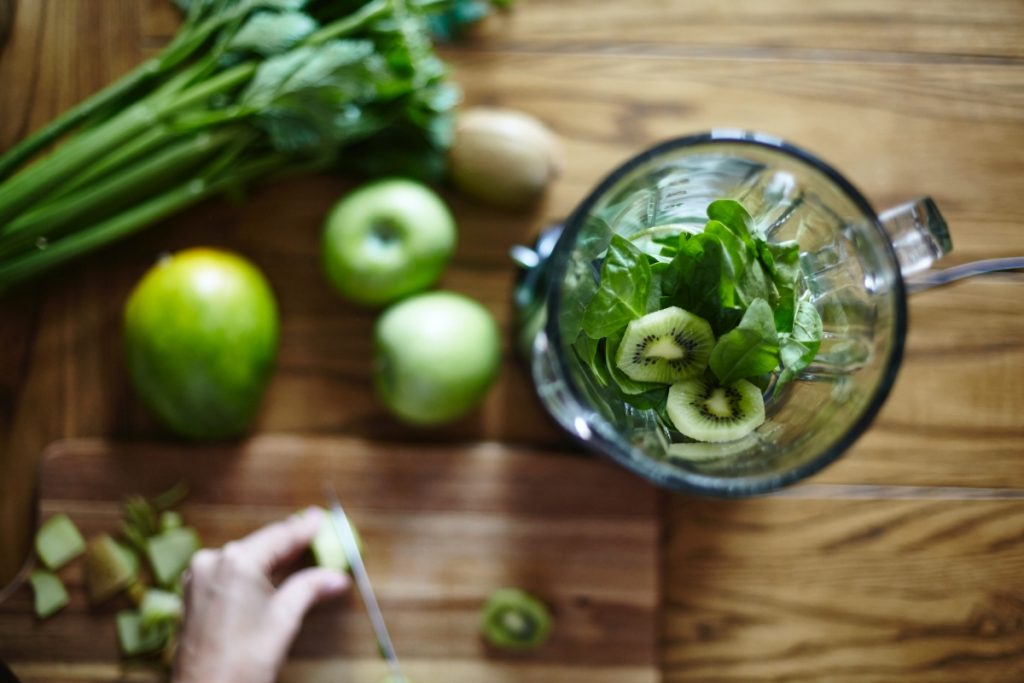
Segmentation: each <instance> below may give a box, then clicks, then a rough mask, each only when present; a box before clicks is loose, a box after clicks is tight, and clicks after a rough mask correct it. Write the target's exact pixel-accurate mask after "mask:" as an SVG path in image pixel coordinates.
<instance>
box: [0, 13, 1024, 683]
mask: <svg viewBox="0 0 1024 683" xmlns="http://www.w3.org/2000/svg"><path fill="white" fill-rule="evenodd" d="M175 21H176V18H175V15H174V13H173V12H172V11H171V10H170V9H168V3H167V2H166V0H144V1H140V0H89V1H88V2H82V1H81V0H79V1H75V0H21V2H20V3H19V11H18V14H17V17H16V21H15V26H14V32H13V36H12V40H11V42H10V43H9V45H8V46H7V48H6V50H5V52H4V53H3V55H2V57H0V147H5V146H7V145H8V144H10V143H11V142H12V141H14V140H15V139H16V138H18V137H19V136H20V135H22V134H24V133H26V132H27V131H29V130H30V129H32V128H35V127H36V126H38V125H40V124H41V123H43V122H45V121H46V120H48V119H49V118H50V117H52V116H53V115H55V114H57V113H58V112H59V111H60V110H62V109H64V108H65V107H67V106H68V105H70V104H72V103H74V102H75V101H77V100H79V99H80V98H82V97H83V96H85V95H87V94H88V93H90V92H92V91H93V90H95V89H97V88H99V87H100V86H102V85H103V84H105V83H107V82H108V81H110V80H111V79H112V78H114V77H115V76H117V75H119V74H121V73H123V72H125V71H127V70H129V69H130V68H131V67H132V66H133V65H135V64H136V63H138V62H139V61H140V59H141V58H142V57H143V56H144V55H146V54H149V53H152V52H153V51H154V50H156V49H158V47H159V46H160V45H161V44H163V43H164V42H165V41H166V40H167V37H168V36H169V35H170V34H171V33H172V32H173V30H174V26H175ZM446 54H447V57H448V58H449V60H450V61H451V63H452V64H453V65H454V67H455V70H456V74H457V77H458V79H459V81H460V82H461V83H462V84H463V86H464V88H465V91H466V98H467V100H468V102H470V103H487V104H500V105H508V106H511V107H516V108H520V109H524V110H527V111H530V112H532V113H534V114H536V115H538V116H540V117H541V118H543V119H544V120H546V121H547V122H548V123H549V124H550V125H551V126H552V127H553V128H554V129H555V130H556V131H557V132H558V134H559V135H560V136H561V137H562V139H563V141H564V143H565V147H566V150H567V153H568V155H567V158H568V163H567V167H566V172H565V175H564V177H563V178H562V179H561V181H560V182H559V183H558V185H557V186H556V187H555V189H554V191H553V193H552V194H551V195H550V197H549V198H548V201H547V202H546V203H545V204H544V205H543V206H542V207H540V208H539V209H538V210H537V211H535V212H534V213H530V214H525V215H508V214H503V213H499V212H496V211H492V210H489V209H486V208H481V207H478V206H475V205H472V204H470V203H468V202H466V201H464V200H463V199H461V198H459V197H457V196H454V195H452V196H450V197H449V199H450V202H451V204H452V207H453V209H454V211H455V213H456V214H457V216H458V219H459V221H460V225H461V227H462V241H461V244H460V246H459V250H458V253H457V257H456V259H455V265H454V266H453V267H452V268H451V269H450V271H449V272H448V273H447V274H446V275H445V278H444V283H443V284H444V286H446V287H449V288H452V289H457V290H463V291H468V292H472V293H473V294H474V295H475V296H477V297H478V298H480V299H482V300H483V301H484V302H485V303H486V305H488V306H489V307H490V309H491V310H492V311H494V313H495V314H496V315H497V316H498V317H499V319H500V320H501V322H502V323H503V324H504V325H505V327H506V328H508V327H509V325H510V301H509V295H510V287H511V284H512V280H513V270H512V268H511V267H510V266H509V262H508V259H507V257H506V252H507V249H508V247H509V246H510V245H512V244H514V243H516V242H520V241H523V240H527V239H529V237H530V236H531V235H532V234H533V233H534V232H535V231H536V230H537V229H539V228H540V227H541V226H543V225H544V224H545V223H547V222H549V221H551V220H553V219H556V218H558V217H560V216H563V215H565V214H566V212H567V211H569V210H570V209H571V208H572V207H573V205H574V204H575V203H576V202H577V201H579V199H580V198H581V197H582V196H583V194H584V193H585V192H586V191H587V190H588V189H589V188H590V187H591V186H592V185H593V184H594V183H595V181H596V180H598V178H599V177H600V176H601V175H602V174H603V172H605V171H606V170H607V169H609V168H610V167H611V166H613V165H614V164H616V163H618V162H619V161H621V160H623V159H624V158H625V157H627V156H629V155H631V154H633V153H634V152H637V151H639V150H640V149H642V148H643V147H645V146H647V145H649V144H651V143H653V142H654V141H657V140H659V139H662V138H666V137H669V136H674V135H678V134H682V133H687V132H693V131H699V130H705V129H708V128H711V127H743V128H751V129H758V130H764V131H767V132H771V133H774V134H776V135H780V136H782V137H785V138H788V139H790V140H792V141H794V142H797V143H799V144H801V145H803V146H805V147H807V148H809V149H810V150H812V151H815V152H817V153H818V154H819V155H821V156H823V157H825V158H826V159H827V160H829V161H831V162H832V163H833V164H834V165H835V166H837V167H838V168H840V169H843V170H844V172H846V173H847V174H848V176H849V177H850V178H851V179H852V180H853V181H854V182H855V183H856V184H857V185H858V186H860V187H861V189H862V190H863V191H864V192H865V193H866V194H867V195H868V197H869V198H870V199H871V200H872V201H873V202H874V203H876V205H877V206H879V207H884V206H887V205H891V204H894V203H896V202H899V201H901V200H905V199H909V198H912V197H915V196H918V195H921V194H924V193H929V194H931V195H932V196H933V197H935V199H936V200H937V201H938V202H939V204H940V205H941V206H942V208H943V210H944V212H945V214H946V217H947V218H948V220H949V223H950V226H951V230H952V233H953V240H954V243H955V252H954V253H953V255H951V256H950V257H949V262H950V263H957V262H964V261H968V260H972V259H979V258H987V257H997V256H1011V255H1021V254H1024V161H1022V156H1021V149H1024V3H1022V2H1021V0H978V1H977V2H973V3H964V2H963V1H962V0H928V1H927V2H924V1H921V0H918V1H914V0H885V1H884V2H883V1H881V0H856V1H851V0H817V1H816V2H810V3H809V2H798V1H797V0H775V1H774V2H767V1H766V0H729V1H727V2H721V1H715V0H645V1H644V2H642V3H631V2H619V1H614V0H586V1H583V0H560V1H559V2H543V1H541V0H523V2H522V6H521V7H519V8H517V9H516V11H515V12H514V13H512V15H511V16H509V17H507V18H501V19H498V20H495V21H492V22H491V23H490V24H489V25H488V26H487V27H486V28H485V29H484V30H482V31H481V32H480V34H479V35H478V36H477V38H476V39H475V40H473V41H471V42H469V43H468V44H465V45H462V46H459V47H457V48H450V49H447V50H446ZM345 187H346V186H345V184H344V183H343V182H342V181H340V180H337V179H333V178H311V179H303V180H296V181H291V182H289V183H287V184H286V185H285V186H277V187H274V188H272V189H261V190H257V191H254V192H253V193H252V196H251V197H250V201H249V202H248V203H247V204H245V205H244V206H229V205H227V204H222V203H214V204H208V205H205V206H203V207H200V208H197V209H195V210H193V211H191V212H189V213H187V214H185V215H183V216H180V217H178V218H176V219H174V220H172V221H169V222H168V223H167V224H165V225H163V226H161V227H158V228H156V229H154V230H152V231H150V232H149V233H147V234H145V235H143V236H141V237H138V238H135V239H133V240H130V241H128V242H126V243H123V244H121V245H118V246H117V247H115V248H112V249H110V250H108V251H107V252H105V253H104V255H103V256H102V257H100V258H99V259H92V260H90V261H88V262H86V263H82V264H78V265H75V266H73V267H70V268H68V269H66V270H64V271H62V272H61V273H60V274H59V275H57V276H56V277H52V278H49V279H47V280H45V281H43V282H41V283H39V284H38V285H36V286H33V287H31V288H27V289H22V290H20V291H19V292H18V293H17V294H16V295H14V296H8V297H5V298H4V299H2V300H0V348H2V349H3V353H2V354H0V444H2V452H0V504H2V505H3V506H5V507H6V508H8V509H12V508H17V507H18V506H24V504H25V503H24V501H25V500H26V497H27V495H28V492H27V491H26V490H25V487H24V485H23V484H22V485H20V486H19V482H24V481H27V480H30V478H31V472H32V470H33V467H34V463H35V459H36V457H37V455H38V454H39V453H40V451H41V450H42V448H43V447H44V446H45V445H46V444H47V443H49V442H50V441H52V440H54V439H58V438H61V437H70V436H112V437H117V438H159V436H160V435H161V434H162V432H161V431H160V429H159V428H158V427H157V426H156V425H155V424H154V422H153V421H152V420H151V418H150V417H149V416H148V415H147V414H146V413H145V412H144V411H143V410H142V409H141V408H140V407H139V405H138V402H137V400H136V398H135V397H134V396H133V394H132V392H131V390H130V387H129V385H128V382H127V378H126V376H125V372H124V368H123V364H122V362H121V358H120V351H119V348H118V345H117V339H118V324H119V314H120V308H121V306H122V303H123V300H124V297H125V295H126V293H127V291H128V290H129V288H130V287H131V285H132V284H133V282H134V281H135V280H136V279H137V277H138V276H139V275H140V273H141V272H142V271H143V270H144V269H145V268H146V267H147V265H148V264H150V263H152V261H153V259H154V258H155V257H156V255H157V254H159V253H160V252H162V251H165V250H173V249H177V248H180V247H183V246H186V245H193V244H199V243H203V244H211V245H224V246H229V247H231V248H234V249H237V250H240V251H242V252H244V253H245V254H247V255H248V256H249V257H251V258H252V259H254V260H255V261H256V262H257V263H258V264H259V265H260V266H261V267H263V268H264V269H265V270H266V271H267V272H268V273H269V275H270V277H271V279H272V281H273V283H274V285H275V287H276V289H277V291H278V293H279V297H280V300H281V305H282V309H283V324H284V331H283V341H282V349H281V360H280V367H279V370H278V372H277V374H276V376H275V379H274V382H273V385H272V387H271V389H270V392H269V395H268V398H267V402H266V406H265V410H264V412H263V415H262V418H261V419H260V422H259V426H258V431H259V432H289V433H303V434H344V435H362V436H369V437H374V438H378V439H381V440H404V441H409V440H412V439H430V440H434V441H442V442H467V441H477V440H500V441H504V442H511V443H521V444H531V445H534V446H538V445H539V446H543V447H549V448H551V449H553V450H567V449H570V448H571V446H570V444H569V443H568V442H567V440H566V439H565V437H564V436H562V435H561V434H560V433H559V432H558V431H557V430H556V429H555V428H554V427H553V426H552V425H551V423H550V422H549V421H548V420H547V419H546V418H545V416H544V414H543V412H542V410H541V409H540V407H539V406H538V405H537V403H536V402H535V401H534V400H533V398H532V394H531V388H530V386H529V384H528V382H527V380H526V378H525V376H524V373H523V372H522V370H521V369H520V367H519V366H517V364H516V362H515V359H514V357H513V352H512V349H511V346H510V344H507V345H506V349H505V355H506V361H507V362H506V363H505V366H504V371H503V373H502V376H501V380H500V383H499V385H498V387H497V388H496V390H495V391H494V392H493V393H492V394H491V396H490V397H489V399H488V400H487V402H486V404H485V405H484V406H483V408H482V409H481V410H479V411H478V412H476V413H475V414H473V415H472V416H470V417H467V418H466V419H464V420H462V421H460V422H458V423H456V424H454V425H451V426H450V427H447V428H444V429H440V430H437V431H431V432H427V433H422V432H418V431H413V430H410V429H406V428H401V427H399V426H397V425H396V424H395V423H394V422H393V421H392V420H390V419H389V418H388V417H387V416H386V415H385V413H384V412H383V410H382V408H381V407H380V406H379V405H378V404H377V403H376V402H375V401H374V400H373V398H372V392H371V389H370V383H369V369H368V358H369V353H370V345H369V331H370V328H371V325H372V320H373V316H372V314H370V313H367V312H365V311H360V310H357V309H355V308H352V307H349V306H347V305H345V304H343V303H340V302H339V301H338V300H337V298H336V297H335V296H333V295H332V294H331V292H330V291H329V290H328V288H327V286H326V285H325V283H324V282H323V280H322V278H321V277H320V275H319V274H318V272H317V269H316V268H315V267H314V265H313V264H314V263H315V252H316V243H317V240H316V236H317V233H318V230H319V226H320V220H321V218H322V216H323V213H324V211H325V210H326V209H327V207H328V206H329V205H330V203H331V202H332V200H333V199H334V198H336V197H337V196H338V194H340V193H341V192H342V191H343V190H344V188H345ZM1022 284H1024V275H1021V274H1012V275H1001V276H991V277H987V278H983V279H978V280H975V281H972V282H967V283H962V284H958V285H955V286H953V287H950V288H947V289H944V290H938V291H933V292H928V293H925V294H921V295H920V296H917V297H915V298H914V300H913V302H912V304H911V317H912V323H911V325H912V326H911V332H910V336H909V340H908V348H907V354H906V359H905V363H904V367H903V370H902V373H901V375H900V377H899V380H898V382H897V384H896V387H895V390H894V391H893V394H892V395H891V397H890V398H889V401H888V403H887V405H886V407H885V409H884V410H883V412H882V414H881V415H880V417H879V419H878V420H877V421H876V423H875V425H874V427H873V428H872V429H871V431H870V432H869V433H868V434H867V435H866V436H865V437H864V438H863V439H862V440H861V441H860V442H859V443H858V444H857V446H856V447H855V448H854V449H853V450H852V451H851V452H850V453H849V454H848V456H847V457H846V458H845V459H844V460H843V461H842V462H841V463H840V464H838V465H836V466H834V467H833V468H831V469H829V470H828V471H826V472H825V473H823V474H821V475H820V476H818V477H816V478H815V479H813V480H812V481H811V482H810V483H809V484H807V485H805V486H803V487H800V488H795V489H791V490H790V491H788V492H786V493H785V494H783V495H780V496H776V497H771V498H765V499H759V500H750V501H743V502H721V501H704V500H694V499H691V498H685V497H681V496H671V495H667V494H666V495H665V502H666V505H665V508H664V510H665V513H664V514H665V524H666V527H665V532H664V545H663V577H664V578H663V581H664V585H663V596H664V612H663V631H662V632H663V636H662V652H661V657H662V661H663V666H664V672H665V680H666V681H670V682H680V683H681V682H682V681H822V680H827V681H858V682H861V681H893V680H900V681H1020V680H1024V409H1022V406H1024V289H1022V288H1021V285H1022ZM19 531H20V529H14V530H12V529H7V530H4V531H3V533H4V535H3V536H0V538H3V539H4V542H5V543H8V544H9V543H10V542H11V540H10V539H11V537H12V536H13V535H16V533H17V532H19ZM7 547H10V546H9V545H8V546H7ZM0 561H2V562H5V563H6V564H7V565H8V567H7V568H6V569H7V570H8V571H9V569H10V567H9V565H10V564H11V562H12V557H11V554H10V553H8V552H3V551H0ZM0 573H4V572H3V571H0Z"/></svg>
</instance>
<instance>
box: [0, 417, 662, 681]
mask: <svg viewBox="0 0 1024 683" xmlns="http://www.w3.org/2000/svg"><path fill="white" fill-rule="evenodd" d="M43 458H44V462H43V473H42V482H43V484H42V503H41V510H42V513H43V515H44V516H48V515H50V514H54V513H57V512H64V513H67V514H68V515H70V516H71V517H72V518H73V519H74V520H75V522H76V523H77V524H78V525H79V527H80V529H81V530H82V533H83V534H84V535H86V537H89V536H91V535H94V534H97V533H104V532H108V533H109V532H111V531H113V530H116V529H117V528H118V526H119V519H120V514H121V513H120V503H121V501H122V500H123V498H124V497H125V495H129V494H133V493H142V494H144V495H154V494H156V493H158V492H160V491H162V490H166V489H167V488H168V487H170V486H172V485H173V484H174V483H175V482H177V481H179V480H181V479H182V478H183V477H184V478H185V480H186V481H188V482H189V483H190V484H191V491H190V495H189V498H188V500H187V502H186V504H185V505H183V506H182V507H181V508H180V512H181V513H182V516H183V517H184V519H185V520H186V522H187V523H189V524H191V525H194V526H195V527H196V528H197V530H198V531H199V533H200V535H201V537H202V538H203V541H204V543H205V544H206V545H208V546H210V547H220V546H221V545H223V544H224V543H226V542H228V541H230V540H232V539H235V538H239V537H241V536H243V535H245V534H247V533H249V532H250V531H253V530H255V529H257V528H259V527H260V526H263V525H264V524H267V523H269V522H271V521H273V520H276V519H280V518H283V517H285V516H287V515H289V514H291V513H292V512H294V511H295V510H297V509H301V508H303V507H305V506H307V505H311V504H317V503H320V502H322V500H323V486H324V483H325V482H330V483H331V484H332V485H333V486H334V487H335V489H336V490H337V492H338V496H339V497H340V498H341V499H342V500H344V501H345V506H346V511H347V513H348V514H349V516H350V518H351V519H352V521H353V523H354V524H355V525H356V526H357V527H358V529H359V532H360V536H361V538H362V540H363V544H364V553H365V556H366V558H367V563H368V568H369V570H370V571H371V573H372V576H373V581H374V587H375V589H376V592H377V594H378V597H379V600H380V602H381V607H382V609H383V610H384V612H385V614H386V615H387V620H388V626H389V630H390V632H391V635H392V638H393V639H394V641H395V644H396V648H397V650H398V652H400V653H401V655H402V657H403V660H404V661H406V662H407V664H408V665H409V669H410V670H409V673H410V675H411V676H413V678H414V680H417V681H423V682H424V683H430V682H431V681H436V682H437V683H448V682H449V681H466V683H469V682H470V681H479V680H491V679H492V678H496V679H498V680H522V679H520V678H519V677H518V676H517V675H516V672H517V671H518V670H519V669H520V668H522V667H525V668H527V669H529V670H532V671H533V673H532V674H531V675H532V676H535V677H536V678H537V680H544V681H550V682H551V683H556V682H560V683H577V682H578V683H584V682H585V681H590V680H591V676H592V675H593V674H594V672H595V671H598V670H602V671H604V673H603V675H604V676H606V677H607V680H609V681H611V680H615V681H620V682H622V683H654V682H655V681H656V680H657V665H658V662H657V652H656V644H657V640H656V632H655V629H656V620H655V611H656V609H657V606H658V590H659V588H658V585H659V582H658V577H657V567H658V562H657V557H658V550H657V541H658V522H657V514H656V503H657V495H656V491H655V489H654V488H653V487H651V486H648V485H647V484H645V483H643V482H640V481H638V480H637V479H636V478H634V477H631V476H629V475H628V474H627V473H626V472H623V471H622V470H620V469H618V468H615V467H613V466H612V465H611V464H606V463H604V462H599V461H596V460H592V459H585V458H570V457H551V456H550V455H549V454H545V453H537V452H532V451H529V450H525V449H513V448H508V447H504V446H501V445H498V444H495V443H490V444H479V445H474V446H465V447H462V448H452V447H448V446H444V447H440V446H435V447H423V446H422V445H418V444H417V445H390V446H384V445H380V444H376V443H373V442H369V441H363V440H353V439H326V438H321V439H314V438H309V437H288V436H285V437H261V438H258V439H254V440H252V441H250V442H246V443H243V444H240V445H238V446H235V447H205V446H200V447H188V446H170V445H160V444H156V445H154V444H145V443H135V444H132V443H120V444H118V445H116V446H110V445H108V444H106V443H105V442H103V441H77V442H76V441H71V442H63V443H59V444H57V445H55V446H54V447H52V448H51V449H49V450H48V451H47V453H46V454H45V455H44V456H43ZM81 572H82V563H81V562H76V563H72V564H71V565H69V566H68V568H66V569H65V570H63V571H62V575H63V578H64V579H65V580H66V583H67V585H68V587H69V593H70V595H71V604H70V605H69V607H68V608H66V609H65V610H64V611H63V612H62V613H61V615H60V618H59V619H58V618H54V619H51V620H49V621H46V622H44V623H42V624H37V623H36V622H35V619H34V617H33V614H32V596H31V591H30V590H29V589H28V586H25V587H24V588H23V589H22V590H21V591H19V592H18V593H16V594H15V595H14V596H13V597H12V598H11V599H10V600H9V601H8V602H7V603H5V604H4V605H3V606H2V607H0V659H4V660H7V661H8V662H9V663H10V664H11V667H12V669H14V671H15V673H19V674H21V673H24V674H25V677H26V679H28V680H36V679H38V680H49V677H50V676H53V675H55V672H57V671H58V670H60V671H63V672H64V673H63V675H68V676H72V675H74V676H81V675H85V676H86V677H87V678H88V679H89V680H96V679H95V678H94V674H93V673H89V672H91V671H92V667H93V666H95V665H96V664H97V663H104V662H111V661H116V659H117V656H118V652H117V638H116V635H115V632H114V621H113V614H114V612H116V611H117V610H118V609H123V608H124V606H125V604H127V599H126V598H124V599H123V600H122V602H120V603H111V604H107V605H103V606H100V607H98V608H95V607H93V608H90V607H89V606H88V604H87V600H86V597H85V590H84V586H83V583H82V573H81ZM502 586H519V587H522V588H524V589H526V590H529V591H530V592H533V593H535V594H536V595H538V596H541V597H542V598H543V599H544V600H545V602H546V603H548V604H549V605H550V607H551V609H552V614H553V616H554V619H555V621H556V622H557V624H558V627H557V628H556V629H555V630H554V631H553V633H552V636H551V638H550V640H549V642H548V643H546V644H545V645H544V646H543V647H541V648H539V649H538V650H536V651H535V652H532V653H530V654H528V655H522V656H521V655H508V654H502V653H500V652H492V651H490V650H489V649H488V648H487V647H486V646H485V645H484V643H483V642H482V640H481V639H480V637H479V630H478V629H479V626H478V624H479V613H480V608H481V606H482V605H483V603H484V601H485V600H486V599H487V597H488V595H490V593H491V592H492V591H494V590H496V589H497V588H499V587H502ZM356 604H358V601H356ZM303 628H304V630H303V632H302V633H301V634H300V635H299V637H298V638H297V640H296V643H295V647H294V648H293V649H292V659H293V660H296V661H301V662H304V663H305V665H306V667H307V668H309V667H311V666H312V665H313V664H314V663H315V664H316V665H318V666H317V669H318V670H319V669H320V668H322V667H321V666H320V665H330V664H332V663H333V664H334V665H336V666H344V667H356V668H363V669H367V670H371V669H373V668H375V667H376V668H378V669H381V663H380V662H379V655H378V653H377V646H376V641H375V640H374V637H373V631H372V630H371V628H370V622H369V620H368V619H367V618H366V615H365V614H364V613H363V610H362V608H361V607H359V608H351V607H349V608H346V607H345V606H343V605H339V604H333V605H326V606H324V607H323V608H321V609H318V610H317V611H316V612H315V613H314V614H313V615H311V616H310V617H309V618H308V619H307V620H306V622H305V624H304V627H303ZM47 666H48V667H49V668H47ZM83 667H84V668H83ZM23 669H24V671H23ZM380 673H381V674H383V669H381V670H380ZM321 675H323V673H322V672H319V671H318V673H317V674H316V676H311V675H299V674H297V673H296V674H295V675H294V677H291V676H286V679H288V680H302V681H308V680H318V678H317V677H318V676H321ZM119 676H120V672H116V675H112V676H111V677H110V678H102V679H99V680H119V678H118V677H119ZM526 679H527V680H529V678H528V677H527V678H526ZM342 680H344V679H342Z"/></svg>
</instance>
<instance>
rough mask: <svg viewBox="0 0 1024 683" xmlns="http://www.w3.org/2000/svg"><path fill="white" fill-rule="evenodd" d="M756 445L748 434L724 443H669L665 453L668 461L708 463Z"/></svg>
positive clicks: (753, 438) (737, 453)
mask: <svg viewBox="0 0 1024 683" xmlns="http://www.w3.org/2000/svg"><path fill="white" fill-rule="evenodd" d="M757 445H758V442H757V439H756V438H755V437H753V436H752V435H750V434H748V435H747V436H745V437H743V438H742V439H737V440H734V441H727V442H724V443H721V442H719V443H704V442H697V443H674V444H670V445H669V447H668V450H667V451H666V455H667V456H668V459H669V461H675V462H679V463H709V462H712V461H715V460H722V459H724V458H730V457H734V456H737V455H739V454H740V453H743V452H744V451H746V450H747V449H749V448H753V447H756V446H757Z"/></svg>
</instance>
